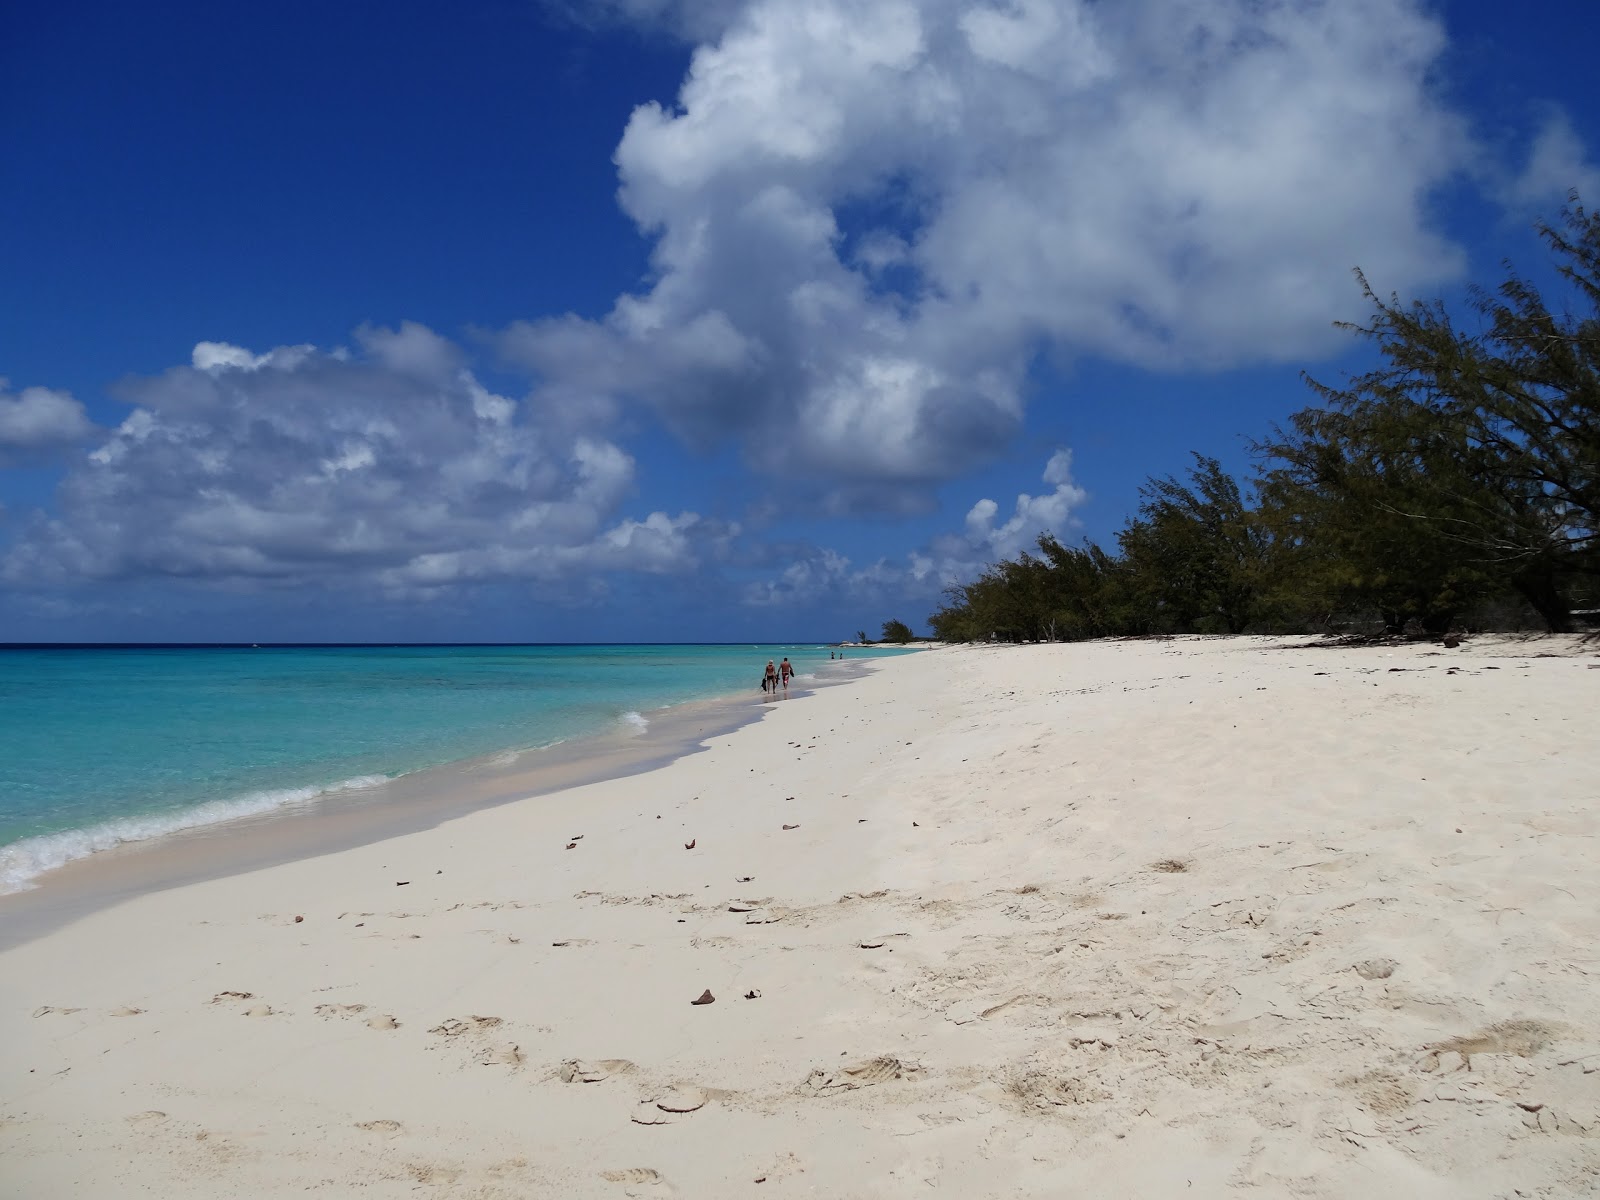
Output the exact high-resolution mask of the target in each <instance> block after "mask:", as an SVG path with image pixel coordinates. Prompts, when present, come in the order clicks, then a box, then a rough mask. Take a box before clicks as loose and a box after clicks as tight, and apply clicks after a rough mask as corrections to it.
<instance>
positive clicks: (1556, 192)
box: [1499, 109, 1600, 217]
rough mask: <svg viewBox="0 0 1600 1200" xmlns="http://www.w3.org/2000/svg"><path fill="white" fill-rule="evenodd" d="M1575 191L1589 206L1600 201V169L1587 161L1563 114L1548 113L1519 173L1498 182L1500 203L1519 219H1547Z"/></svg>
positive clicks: (1574, 132) (1584, 150) (1589, 160)
mask: <svg viewBox="0 0 1600 1200" xmlns="http://www.w3.org/2000/svg"><path fill="white" fill-rule="evenodd" d="M1574 189H1576V190H1577V191H1578V192H1579V193H1580V194H1581V195H1582V197H1583V198H1584V200H1586V201H1587V202H1588V203H1590V204H1591V205H1592V204H1594V203H1595V202H1596V200H1600V168H1596V166H1595V164H1594V162H1593V161H1592V160H1591V159H1590V158H1589V155H1588V152H1587V150H1586V149H1585V147H1584V145H1583V140H1582V139H1581V138H1580V137H1579V136H1578V134H1577V131H1576V130H1574V129H1573V128H1572V122H1571V121H1570V120H1569V119H1568V117H1567V115H1566V113H1564V112H1561V111H1560V110H1558V109H1556V110H1551V111H1549V112H1547V113H1546V114H1545V117H1544V121H1543V123H1542V124H1541V126H1540V128H1539V132H1538V134H1537V135H1536V136H1535V137H1534V139H1533V143H1532V145H1531V146H1530V147H1529V149H1528V159H1527V162H1526V163H1525V164H1524V165H1523V168H1522V170H1521V172H1519V173H1518V174H1516V175H1515V176H1512V177H1510V178H1508V179H1505V180H1503V181H1502V182H1501V184H1500V187H1499V191H1500V198H1501V202H1502V203H1504V204H1505V205H1506V207H1508V208H1510V209H1512V210H1513V211H1515V212H1517V213H1518V214H1519V215H1521V214H1529V213H1531V214H1533V215H1536V216H1541V217H1547V216H1549V213H1550V209H1551V208H1552V207H1554V206H1556V205H1559V204H1561V203H1562V202H1563V201H1565V200H1566V198H1567V195H1568V193H1569V192H1571V191H1573V190H1574Z"/></svg>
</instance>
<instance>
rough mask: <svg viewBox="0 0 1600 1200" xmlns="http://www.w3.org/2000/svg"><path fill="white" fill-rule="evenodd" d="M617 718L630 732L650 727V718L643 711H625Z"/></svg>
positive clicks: (639, 731)
mask: <svg viewBox="0 0 1600 1200" xmlns="http://www.w3.org/2000/svg"><path fill="white" fill-rule="evenodd" d="M617 719H618V720H619V721H621V722H622V725H623V727H624V728H625V729H627V730H628V731H629V732H630V733H635V734H639V733H643V732H644V731H645V730H646V729H649V728H650V719H649V718H648V717H646V716H645V715H644V714H643V713H638V712H625V713H623V714H622V716H620V717H618V718H617Z"/></svg>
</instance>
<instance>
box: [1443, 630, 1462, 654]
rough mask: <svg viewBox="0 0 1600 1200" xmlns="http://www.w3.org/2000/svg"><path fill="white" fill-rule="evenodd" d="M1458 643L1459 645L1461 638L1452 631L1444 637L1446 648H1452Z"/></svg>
mask: <svg viewBox="0 0 1600 1200" xmlns="http://www.w3.org/2000/svg"><path fill="white" fill-rule="evenodd" d="M1459 645H1461V639H1460V638H1459V637H1458V636H1456V635H1455V634H1453V633H1452V634H1451V635H1450V636H1449V637H1447V638H1445V639H1444V648H1445V649H1446V650H1454V649H1455V648H1456V647H1457V646H1459Z"/></svg>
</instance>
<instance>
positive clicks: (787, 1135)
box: [0, 638, 1600, 1200]
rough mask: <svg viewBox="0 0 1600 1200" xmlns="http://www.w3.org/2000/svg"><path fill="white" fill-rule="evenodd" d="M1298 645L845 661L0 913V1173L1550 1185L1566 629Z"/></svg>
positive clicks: (840, 1186)
mask: <svg viewBox="0 0 1600 1200" xmlns="http://www.w3.org/2000/svg"><path fill="white" fill-rule="evenodd" d="M1300 642H1303V639H1282V638H1279V639H1268V638H1228V639H1222V638H1217V639H1206V638H1189V639H1185V638H1179V639H1172V640H1165V641H1147V642H1130V643H1092V644H1082V645H1073V646H1031V647H1014V648H966V649H963V648H954V649H939V650H935V651H932V652H929V653H926V654H919V655H914V656H909V657H905V658H900V659H895V660H890V661H884V662H880V663H876V664H874V668H875V669H874V671H873V673H872V674H870V675H869V676H868V677H866V678H863V679H860V680H857V681H854V682H851V683H849V684H846V685H842V686H839V687H836V688H831V689H825V690H823V691H820V692H818V693H817V694H815V695H811V696H807V697H804V698H800V699H796V700H793V701H790V702H787V703H778V704H773V705H770V706H769V708H768V711H767V712H766V713H765V716H764V719H763V720H761V721H760V722H759V723H756V724H753V725H749V726H746V727H744V728H742V729H738V730H736V731H735V732H733V733H731V734H727V735H725V736H718V737H716V738H713V739H712V740H711V741H710V745H709V749H708V750H706V751H705V752H703V753H700V754H696V755H691V756H689V757H686V758H682V759H679V760H678V761H676V762H675V763H672V764H671V765H669V766H666V767H663V768H660V769H658V770H654V771H651V772H649V773H647V774H642V775H635V776H633V777H629V778H622V779H614V780H610V781H608V782H601V783H593V784H589V785H585V786H582V787H578V788H574V789H571V790H568V791H564V792H560V793H558V794H555V795H547V796H541V797H536V798H532V799H528V800H523V801H518V802H514V803H512V804H508V805H504V806H501V807H496V808H490V809H485V810H482V811H478V812H474V813H471V814H470V815H467V816H463V817H460V818H458V819H454V820H451V821H448V822H447V823H445V824H443V825H441V826H439V827H438V828H435V829H429V830H426V831H424V832H421V833H415V834H409V835H406V836H403V837H398V838H393V839H390V840H387V841H382V842H378V843H375V844H371V845H366V846H361V847H357V848H354V849H343V850H340V851H338V852H337V853H333V854H328V855H324V856H322V857H317V858H307V859H302V860H299V861H294V862H289V863H284V864H281V865H275V866H270V867H268V868H265V869H261V870H257V871H253V872H250V873H247V874H240V875H234V876H231V877H227V878H221V879H213V880H208V881H205V882H200V883H194V884H189V885H185V886H182V887H176V888H171V889H169V890H165V891H159V892H154V893H151V894H147V895H143V896H139V897H137V898H134V899H130V900H128V901H126V902H124V903H121V904H118V905H116V906H114V907H110V908H106V909H104V910H102V911H98V912H94V913H91V914H90V915H87V916H84V917H82V918H81V919H78V920H76V921H73V922H72V923H70V924H66V925H64V926H63V927H60V928H57V929H54V930H52V931H50V932H48V933H47V934H45V935H44V936H42V937H38V938H36V939H34V940H31V941H26V942H24V943H22V944H20V945H16V946H13V947H12V948H10V949H8V950H6V951H4V952H3V953H0V1196H4V1197H7V1198H25V1200H44V1198H56V1197H94V1198H108V1200H109V1198H119V1197H134V1196H141V1197H142V1196H161V1197H170V1198H174V1200H182V1198H191V1197H192V1198H195V1200H199V1198H202V1197H204V1198H206V1200H212V1198H215V1197H224V1196H228V1197H232V1196H237V1197H251V1198H256V1197H287V1196H303V1195H305V1194H308V1193H309V1194H314V1195H324V1196H335V1197H345V1196H362V1197H370V1198H372V1200H387V1198H390V1197H408V1198H414V1197H418V1196H421V1197H439V1198H446V1197H448V1198H463V1200H465V1198H472V1200H502V1198H504V1200H510V1198H513V1197H516V1198H527V1197H562V1198H565V1197H623V1196H638V1197H669V1196H682V1197H730V1198H731V1197H751V1196H773V1197H785V1196H796V1197H797V1196H818V1197H829V1198H846V1197H861V1198H866V1197H899V1196H922V1195H947V1196H957V1197H963V1198H972V1197H1064V1196H1080V1197H1146V1196H1149V1197H1165V1196H1185V1197H1211V1196H1226V1195H1233V1194H1235V1193H1238V1194H1250V1195H1255V1196H1296V1197H1372V1196H1405V1197H1439V1198H1441V1200H1443V1198H1445V1197H1449V1198H1452V1200H1456V1198H1462V1197H1483V1198H1485V1200H1488V1198H1491V1197H1495V1198H1498V1197H1513V1196H1529V1197H1534V1196H1536V1197H1565V1196H1583V1195H1594V1194H1596V1192H1597V1191H1600V892H1597V884H1600V806H1597V803H1596V802H1597V798H1600V739H1597V738H1596V737H1595V732H1594V731H1595V721H1596V717H1597V715H1600V670H1596V669H1594V668H1595V667H1597V666H1600V647H1597V646H1596V645H1595V644H1594V643H1592V642H1591V643H1588V644H1585V643H1582V642H1579V641H1577V640H1575V639H1559V638H1544V639H1537V640H1530V641H1518V640H1512V639H1504V638H1500V639H1491V638H1481V639H1474V640H1472V641H1469V642H1468V643H1467V645H1466V646H1464V647H1463V648H1462V649H1459V650H1445V649H1443V648H1441V647H1439V646H1437V645H1426V644H1418V645H1411V646H1406V647H1401V648H1393V647H1385V648H1365V649H1334V648H1327V647H1317V648H1294V647H1295V646H1296V645H1297V644H1299V643H1300ZM686 847H687V848H686ZM4 919H5V915H4V908H3V906H0V921H3V920H4ZM707 991H709V992H710V993H711V995H712V996H713V997H714V1002H711V1003H705V1004H698V1005H697V1004H692V1003H691V1001H694V1000H695V999H696V998H698V997H700V996H701V995H702V993H704V992H707Z"/></svg>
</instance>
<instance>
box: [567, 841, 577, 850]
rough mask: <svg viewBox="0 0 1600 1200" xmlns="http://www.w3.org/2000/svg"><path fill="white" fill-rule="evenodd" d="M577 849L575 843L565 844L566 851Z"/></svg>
mask: <svg viewBox="0 0 1600 1200" xmlns="http://www.w3.org/2000/svg"><path fill="white" fill-rule="evenodd" d="M577 848H578V843H577V842H568V843H567V849H568V850H576V849H577Z"/></svg>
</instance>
